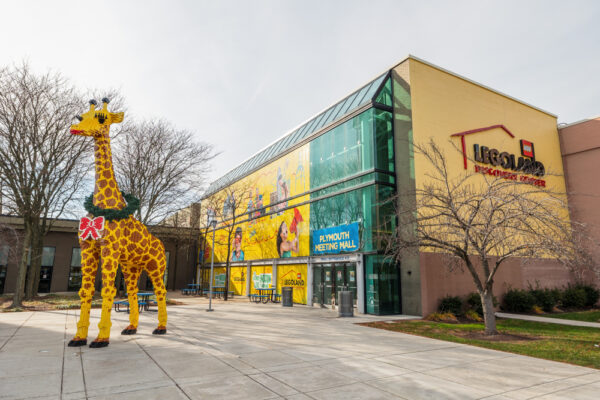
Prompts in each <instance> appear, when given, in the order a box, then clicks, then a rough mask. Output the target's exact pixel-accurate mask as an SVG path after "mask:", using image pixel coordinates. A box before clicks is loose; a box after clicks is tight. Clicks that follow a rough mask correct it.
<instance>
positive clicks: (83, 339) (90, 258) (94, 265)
mask: <svg viewBox="0 0 600 400" xmlns="http://www.w3.org/2000/svg"><path fill="white" fill-rule="evenodd" d="M79 246H80V247H81V273H82V277H81V289H79V298H80V299H81V309H80V311H79V321H78V322H77V333H76V334H75V337H73V339H72V340H71V341H70V342H69V347H78V346H85V345H86V344H87V336H88V328H89V326H90V309H91V308H92V297H93V296H94V282H95V281H96V271H97V270H98V261H99V259H100V249H99V247H98V246H97V245H96V242H94V241H92V240H85V241H83V240H80V241H79Z"/></svg>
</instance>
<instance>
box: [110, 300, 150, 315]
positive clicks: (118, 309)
mask: <svg viewBox="0 0 600 400" xmlns="http://www.w3.org/2000/svg"><path fill="white" fill-rule="evenodd" d="M113 304H114V306H115V311H116V312H125V310H121V306H127V314H129V300H119V301H115V302H114V303H113ZM147 306H148V303H147V302H145V301H142V300H138V310H139V312H141V311H142V310H143V309H144V308H146V309H147Z"/></svg>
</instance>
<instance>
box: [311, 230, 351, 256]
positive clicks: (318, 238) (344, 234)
mask: <svg viewBox="0 0 600 400" xmlns="http://www.w3.org/2000/svg"><path fill="white" fill-rule="evenodd" d="M312 235H313V237H312V239H313V240H312V246H313V248H312V252H313V254H324V253H340V252H342V251H356V250H358V222H355V223H353V224H349V225H340V226H334V227H332V228H325V229H319V230H316V231H313V234H312Z"/></svg>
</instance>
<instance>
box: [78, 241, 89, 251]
mask: <svg viewBox="0 0 600 400" xmlns="http://www.w3.org/2000/svg"><path fill="white" fill-rule="evenodd" d="M80 247H81V250H86V249H88V248H89V247H90V243H89V242H81V244H80Z"/></svg>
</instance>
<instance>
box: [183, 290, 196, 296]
mask: <svg viewBox="0 0 600 400" xmlns="http://www.w3.org/2000/svg"><path fill="white" fill-rule="evenodd" d="M197 293H198V289H192V288H186V289H181V294H183V295H186V296H189V295H192V294H197Z"/></svg>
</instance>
